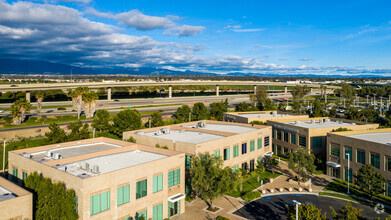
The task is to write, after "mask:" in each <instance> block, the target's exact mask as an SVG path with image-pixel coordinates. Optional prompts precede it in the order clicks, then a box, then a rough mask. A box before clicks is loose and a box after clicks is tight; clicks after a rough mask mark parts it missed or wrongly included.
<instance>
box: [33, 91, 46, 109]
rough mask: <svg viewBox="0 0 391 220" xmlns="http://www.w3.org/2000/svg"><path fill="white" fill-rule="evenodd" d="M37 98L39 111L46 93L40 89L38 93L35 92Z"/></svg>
mask: <svg viewBox="0 0 391 220" xmlns="http://www.w3.org/2000/svg"><path fill="white" fill-rule="evenodd" d="M35 98H36V99H37V112H41V110H42V101H43V99H44V98H45V93H44V92H42V91H38V92H37V93H35Z"/></svg>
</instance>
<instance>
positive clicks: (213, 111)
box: [209, 101, 227, 121]
mask: <svg viewBox="0 0 391 220" xmlns="http://www.w3.org/2000/svg"><path fill="white" fill-rule="evenodd" d="M209 108H210V116H212V117H214V118H215V119H216V120H218V121H222V120H223V114H224V113H225V112H227V108H226V105H225V104H224V102H223V101H221V102H213V103H211V104H210V105H209Z"/></svg>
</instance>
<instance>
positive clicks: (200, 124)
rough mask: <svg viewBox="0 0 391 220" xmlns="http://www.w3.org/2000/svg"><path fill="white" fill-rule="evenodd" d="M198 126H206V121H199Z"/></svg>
mask: <svg viewBox="0 0 391 220" xmlns="http://www.w3.org/2000/svg"><path fill="white" fill-rule="evenodd" d="M198 127H200V128H204V127H206V122H204V121H200V122H198Z"/></svg>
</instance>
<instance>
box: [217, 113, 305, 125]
mask: <svg viewBox="0 0 391 220" xmlns="http://www.w3.org/2000/svg"><path fill="white" fill-rule="evenodd" d="M223 118H224V121H228V122H238V123H245V124H251V123H253V122H262V123H264V124H266V123H267V121H279V120H289V119H290V120H297V119H306V118H309V116H308V115H300V114H294V113H291V112H282V111H252V112H226V113H224V115H223Z"/></svg>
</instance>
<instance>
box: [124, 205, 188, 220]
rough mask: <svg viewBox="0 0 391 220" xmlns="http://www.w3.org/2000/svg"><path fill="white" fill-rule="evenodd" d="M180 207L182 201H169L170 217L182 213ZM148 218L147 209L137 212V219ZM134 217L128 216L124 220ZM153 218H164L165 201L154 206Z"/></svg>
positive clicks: (153, 219) (154, 219)
mask: <svg viewBox="0 0 391 220" xmlns="http://www.w3.org/2000/svg"><path fill="white" fill-rule="evenodd" d="M180 207H181V203H180V202H179V201H178V202H174V203H172V202H168V203H167V208H168V218H170V217H172V216H174V215H177V214H179V213H180ZM142 218H144V219H148V216H147V209H145V210H143V211H142V212H137V213H136V218H135V219H136V220H140V219H142ZM131 219H133V218H132V217H126V218H124V219H122V220H131ZM152 220H163V203H160V204H159V205H155V206H153V207H152Z"/></svg>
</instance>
